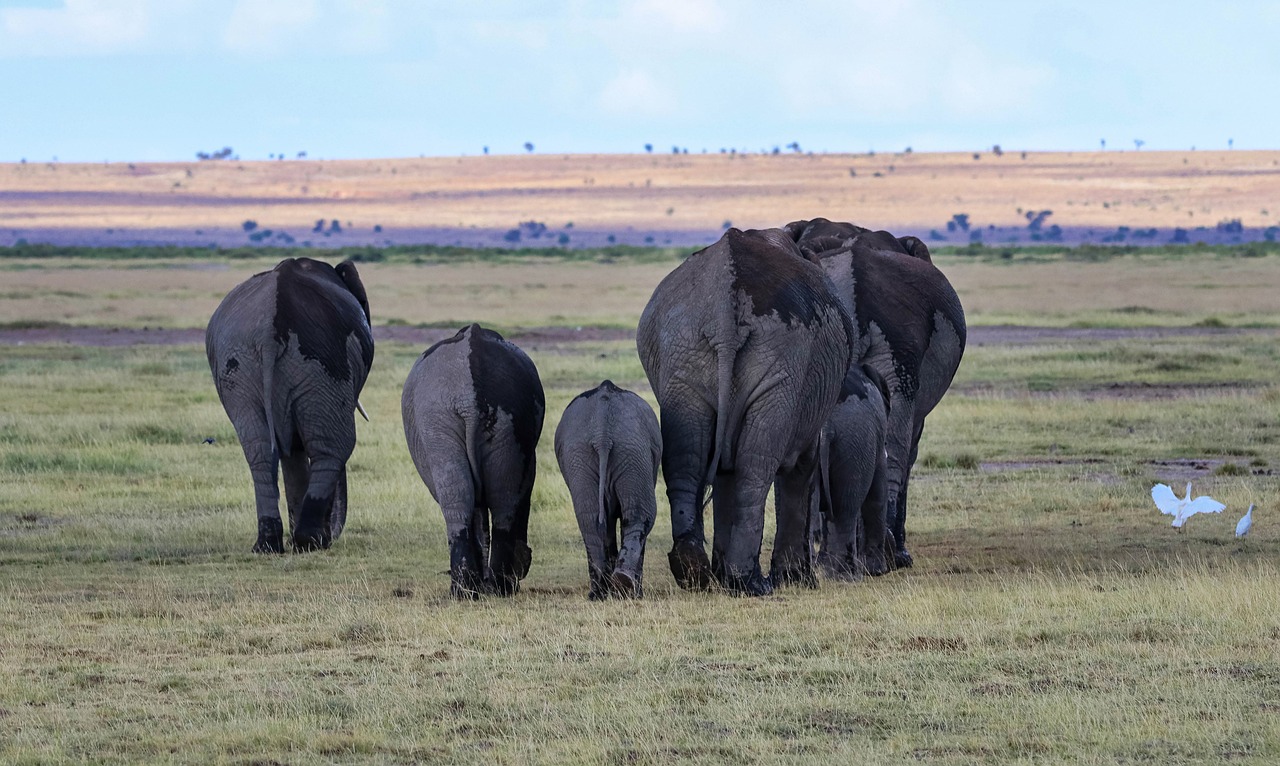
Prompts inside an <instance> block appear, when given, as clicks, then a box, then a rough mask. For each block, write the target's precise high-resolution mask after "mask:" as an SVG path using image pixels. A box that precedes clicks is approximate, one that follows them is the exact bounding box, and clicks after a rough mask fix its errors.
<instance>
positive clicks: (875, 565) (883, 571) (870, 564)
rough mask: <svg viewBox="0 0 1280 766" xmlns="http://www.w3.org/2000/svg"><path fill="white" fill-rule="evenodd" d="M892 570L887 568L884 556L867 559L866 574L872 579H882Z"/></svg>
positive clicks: (887, 563)
mask: <svg viewBox="0 0 1280 766" xmlns="http://www.w3.org/2000/svg"><path fill="white" fill-rule="evenodd" d="M908 558H909V557H908ZM892 569H893V567H891V566H889V562H888V561H887V560H886V559H885V557H884V556H878V557H874V558H868V559H867V561H866V573H867V574H868V575H870V576H872V577H882V576H884V575H887V574H889V572H890V571H892Z"/></svg>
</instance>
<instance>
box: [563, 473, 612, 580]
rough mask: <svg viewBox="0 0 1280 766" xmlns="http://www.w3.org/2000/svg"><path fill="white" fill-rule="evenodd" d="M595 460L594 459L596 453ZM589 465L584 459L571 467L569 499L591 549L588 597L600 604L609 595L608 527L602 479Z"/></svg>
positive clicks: (588, 568)
mask: <svg viewBox="0 0 1280 766" xmlns="http://www.w3.org/2000/svg"><path fill="white" fill-rule="evenodd" d="M591 457H592V458H593V459H594V457H595V455H594V453H592V455H591ZM588 462H589V461H587V460H582V461H579V462H578V463H576V464H575V465H574V466H573V467H571V468H568V467H567V470H566V471H565V472H564V478H565V483H566V484H568V485H569V496H570V497H571V498H573V515H574V516H575V517H577V519H578V531H579V532H581V533H582V544H583V546H585V547H586V549H587V577H588V581H589V583H590V586H589V590H588V591H587V598H589V599H591V600H592V601H600V600H603V599H605V598H607V597H608V595H609V587H608V578H609V570H608V565H607V563H606V561H605V551H604V536H605V525H604V524H601V523H600V507H599V504H598V503H599V501H598V495H597V493H598V489H599V480H598V479H597V477H596V474H597V470H596V468H595V467H589V466H588Z"/></svg>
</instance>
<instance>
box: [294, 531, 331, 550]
mask: <svg viewBox="0 0 1280 766" xmlns="http://www.w3.org/2000/svg"><path fill="white" fill-rule="evenodd" d="M332 542H333V539H332V538H331V537H329V531H328V530H327V529H323V528H321V527H300V528H299V529H297V530H295V531H294V533H293V552H294V553H309V552H311V551H322V550H327V549H328V548H329V546H330V545H331V544H332Z"/></svg>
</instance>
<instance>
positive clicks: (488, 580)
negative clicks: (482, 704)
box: [400, 324, 546, 598]
mask: <svg viewBox="0 0 1280 766" xmlns="http://www.w3.org/2000/svg"><path fill="white" fill-rule="evenodd" d="M400 407H401V413H402V415H403V417H404V434H405V438H406V439H407V440H408V442H409V453H410V454H411V455H412V456H413V463H414V465H415V466H417V468H418V474H419V475H421V476H422V480H423V482H425V483H426V485H427V489H428V490H429V491H430V492H431V496H432V497H433V498H435V500H436V502H437V503H439V504H440V510H441V511H443V512H444V520H445V526H446V528H447V530H448V536H449V574H450V577H451V581H452V582H451V586H450V590H451V592H452V593H453V595H455V596H457V597H459V598H474V597H476V596H478V595H480V594H481V593H494V594H498V595H503V596H509V595H512V594H514V593H515V592H516V590H517V589H518V588H519V581H520V580H522V579H524V577H525V575H526V574H528V573H529V564H530V561H531V557H532V552H531V551H530V550H529V545H528V538H529V506H530V501H531V499H532V496H533V479H534V474H535V473H536V470H537V457H536V455H535V454H534V453H535V450H536V449H537V446H538V438H539V437H540V436H541V435H542V416H543V413H544V411H545V410H546V400H545V398H544V397H543V393H542V382H541V381H540V380H539V379H538V370H537V368H535V367H534V366H533V362H532V361H531V360H530V359H529V357H528V356H526V355H525V353H524V352H523V351H521V350H520V349H519V348H517V347H516V346H515V345H514V344H512V343H509V342H508V341H506V340H504V339H503V337H502V336H501V335H499V334H498V333H496V332H494V331H493V330H487V329H485V328H483V327H481V326H480V325H477V324H473V325H471V326H470V327H465V328H463V329H462V330H459V331H458V334H457V335H454V336H453V337H452V338H449V339H448V340H442V341H440V342H439V343H437V344H435V345H434V346H432V347H431V348H429V349H427V351H426V352H425V353H424V354H423V355H422V356H421V357H420V358H419V359H418V361H417V362H416V363H415V364H414V365H413V369H412V370H411V371H410V372H409V378H408V379H407V380H406V381H405V382H404V394H403V396H402V398H401V400H400Z"/></svg>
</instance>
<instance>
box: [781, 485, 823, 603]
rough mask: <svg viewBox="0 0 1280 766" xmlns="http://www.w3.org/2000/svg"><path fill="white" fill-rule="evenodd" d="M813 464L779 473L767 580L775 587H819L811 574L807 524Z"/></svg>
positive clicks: (809, 538)
mask: <svg viewBox="0 0 1280 766" xmlns="http://www.w3.org/2000/svg"><path fill="white" fill-rule="evenodd" d="M813 468H814V466H813V463H812V462H809V464H808V465H800V466H796V467H795V468H793V469H791V470H789V471H787V470H784V471H782V472H781V473H779V474H778V479H777V481H776V482H775V483H774V493H773V505H774V509H775V511H776V513H777V519H778V528H777V532H776V533H775V535H774V540H773V557H772V560H771V561H770V564H769V580H770V581H771V582H772V583H773V584H774V586H780V585H798V586H801V587H805V588H816V587H818V578H817V576H816V575H815V574H814V573H813V534H812V529H811V527H810V524H809V519H810V512H811V511H812V505H813V503H812V495H813V491H814V489H815V488H814V485H813V478H814V471H813Z"/></svg>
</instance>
